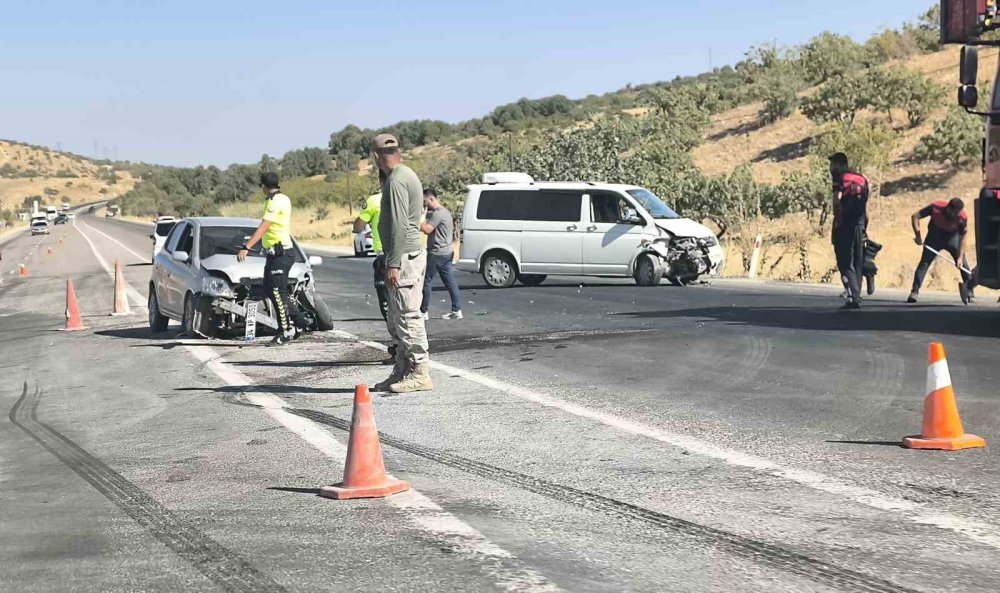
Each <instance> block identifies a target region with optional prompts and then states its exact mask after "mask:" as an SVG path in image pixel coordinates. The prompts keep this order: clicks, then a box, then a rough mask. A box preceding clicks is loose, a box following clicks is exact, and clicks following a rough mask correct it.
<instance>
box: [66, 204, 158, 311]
mask: <svg viewBox="0 0 1000 593" xmlns="http://www.w3.org/2000/svg"><path fill="white" fill-rule="evenodd" d="M83 226H87V225H83ZM73 228H75V229H76V230H77V231H79V232H80V236H81V237H83V239H84V241H86V242H87V245H90V250H91V251H93V252H94V257H96V258H97V263H99V264H101V267H102V268H104V271H105V272H107V273H108V274H109V275H110V276H111V279H112V280H114V277H115V269H114V267H112V266H110V265H109V264H108V262H107V261H105V259H104V258H103V257H101V252H100V251H98V250H97V246H96V245H94V242H93V241H91V240H90V237H88V236H87V234H86V233H84V232H83V230H82V229H80V227H78V226H76V221H75V220H74V221H73ZM87 228H89V229H90V230H92V231H97V232H98V233H101V231H98V230H97V229H95V228H94V227H90V226H87ZM101 234H102V235H104V233H101ZM105 236H107V235H105ZM108 238H109V239H110V237H108ZM111 240H112V241H115V240H114V239H111ZM115 243H118V241H115ZM118 244H119V245H121V243H118ZM122 247H125V246H124V245H122ZM125 249H128V247H125ZM129 251H131V250H129ZM133 255H134V253H133ZM125 292H126V293H127V294H128V296H129V297H131V298H132V301H133V303H134V305H133V306H135V307H142V308H143V309H145V308H146V299H144V298H142V295H141V294H139V291H138V290H136V289H135V288H132V285H131V284H129V283H128V280H125Z"/></svg>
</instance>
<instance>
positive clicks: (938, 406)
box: [903, 342, 986, 451]
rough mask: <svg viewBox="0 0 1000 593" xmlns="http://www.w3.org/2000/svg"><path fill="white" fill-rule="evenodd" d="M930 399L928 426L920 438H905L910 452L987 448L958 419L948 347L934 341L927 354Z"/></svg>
mask: <svg viewBox="0 0 1000 593" xmlns="http://www.w3.org/2000/svg"><path fill="white" fill-rule="evenodd" d="M927 365H928V366H927V399H925V400H924V427H923V432H922V433H921V434H920V435H918V436H910V437H906V438H904V439H903V446H904V447H907V448H910V449H944V450H947V451H957V450H959V449H972V448H976V447H985V446H986V441H985V440H984V439H983V438H982V437H977V436H976V435H974V434H966V433H965V431H964V430H963V429H962V420H961V419H960V418H959V417H958V405H957V404H956V403H955V392H954V390H952V388H951V373H949V372H948V360H947V359H946V358H945V355H944V346H943V345H942V344H941V343H940V342H932V343H931V346H930V350H929V352H928V355H927Z"/></svg>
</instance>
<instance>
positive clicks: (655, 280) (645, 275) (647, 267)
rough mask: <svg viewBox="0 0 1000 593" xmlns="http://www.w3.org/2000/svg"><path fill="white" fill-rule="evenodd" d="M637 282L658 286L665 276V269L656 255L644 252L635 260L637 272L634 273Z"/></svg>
mask: <svg viewBox="0 0 1000 593" xmlns="http://www.w3.org/2000/svg"><path fill="white" fill-rule="evenodd" d="M633 276H634V278H635V283H636V284H638V285H639V286H656V285H657V284H659V283H660V279H661V278H663V269H662V268H661V267H660V264H659V262H658V261H656V259H655V258H654V256H652V255H650V254H648V253H644V254H642V255H640V256H639V259H638V260H637V261H636V262H635V272H634V273H633Z"/></svg>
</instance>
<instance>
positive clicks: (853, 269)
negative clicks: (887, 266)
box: [830, 152, 868, 309]
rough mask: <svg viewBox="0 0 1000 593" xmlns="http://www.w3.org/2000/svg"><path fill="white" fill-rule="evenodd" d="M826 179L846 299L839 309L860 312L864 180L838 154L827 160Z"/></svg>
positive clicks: (865, 211) (865, 208)
mask: <svg viewBox="0 0 1000 593" xmlns="http://www.w3.org/2000/svg"><path fill="white" fill-rule="evenodd" d="M830 177H831V178H832V179H833V252H834V254H835V255H836V257H837V269H838V270H840V277H841V280H842V281H843V282H844V284H845V285H846V286H847V288H848V299H849V300H848V302H847V303H846V304H845V305H844V306H843V307H842V308H843V309H860V308H861V274H862V270H863V268H864V256H865V250H864V244H865V223H866V222H867V220H868V180H867V179H865V177H864V175H861V174H859V173H854V172H851V171H850V170H849V169H848V161H847V155H845V154H844V153H842V152H838V153H837V154H835V155H833V156H831V157H830Z"/></svg>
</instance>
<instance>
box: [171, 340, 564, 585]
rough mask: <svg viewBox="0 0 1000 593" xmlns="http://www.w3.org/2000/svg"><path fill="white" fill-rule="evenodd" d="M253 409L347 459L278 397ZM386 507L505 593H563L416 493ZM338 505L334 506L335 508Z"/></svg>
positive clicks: (234, 373)
mask: <svg viewBox="0 0 1000 593" xmlns="http://www.w3.org/2000/svg"><path fill="white" fill-rule="evenodd" d="M184 349H185V350H187V351H188V352H189V353H190V354H191V355H192V356H194V357H195V358H196V359H197V360H198V361H200V362H202V363H204V364H205V366H206V367H207V368H208V369H209V370H210V371H212V372H213V373H214V374H215V375H216V376H217V377H218V378H219V379H221V380H222V381H223V382H224V383H226V384H228V385H230V386H241V385H253V383H254V382H253V381H252V380H251V379H250V378H249V377H247V376H246V375H245V374H243V373H242V372H240V371H239V370H237V369H234V368H232V367H231V366H229V365H227V364H226V363H225V362H224V361H223V360H222V359H221V355H220V354H219V353H217V352H215V351H214V350H212V349H211V348H208V347H196V346H194V345H185V346H184ZM243 395H244V397H245V398H246V399H247V401H249V402H250V403H252V404H255V405H257V406H260V407H261V408H263V409H264V411H265V412H266V413H267V414H268V415H270V416H271V417H272V418H274V419H275V420H277V421H278V422H279V423H280V424H282V425H283V426H284V427H285V428H287V429H289V430H290V431H292V432H294V433H295V434H297V435H298V436H299V437H301V438H302V439H303V440H305V441H306V442H307V443H309V444H310V445H312V446H313V447H315V448H316V449H317V450H319V451H320V452H321V453H323V454H324V455H326V456H327V457H330V458H331V459H335V460H337V461H338V462H339V461H340V460H342V459H344V458H345V457H346V455H347V447H345V446H344V445H343V444H341V443H340V441H338V440H337V439H335V438H333V436H332V435H331V434H330V433H329V432H327V431H326V430H325V429H323V428H322V427H320V425H318V424H316V423H315V422H313V421H312V420H309V419H307V418H303V417H301V416H298V415H295V414H292V413H291V412H288V411H286V409H285V408H287V407H288V404H287V403H286V402H285V401H284V400H283V399H281V398H280V397H278V396H276V395H274V394H270V393H267V394H251V393H245V394H243ZM385 502H386V504H388V505H389V506H391V507H393V508H395V509H397V510H399V511H402V512H403V514H405V515H406V516H407V518H409V519H410V520H411V521H412V522H413V523H415V524H416V525H417V526H419V527H420V528H421V529H423V530H424V531H426V532H428V533H430V534H431V535H433V536H434V537H436V538H437V539H438V540H439V541H441V542H443V543H445V544H447V545H448V547H449V548H450V549H452V550H453V551H455V552H456V553H458V554H460V555H462V556H466V557H467V558H470V559H472V560H475V561H478V562H486V563H488V564H489V566H488V567H487V568H486V570H487V571H488V572H489V573H490V576H492V577H493V578H494V579H495V580H496V583H497V585H499V586H500V587H501V588H503V589H504V590H506V591H511V592H512V593H514V592H526V593H555V592H557V591H560V589H559V588H558V587H557V586H556V585H555V584H553V583H551V582H549V581H548V580H547V579H546V578H545V577H544V576H542V575H541V574H540V573H538V572H537V571H535V570H533V569H531V568H529V567H527V566H524V565H523V564H522V563H521V562H520V561H519V560H518V559H517V558H516V557H514V555H513V554H511V553H510V552H508V551H507V550H505V549H503V548H501V547H500V546H497V545H496V544H494V543H493V542H491V541H490V540H488V539H486V536H484V535H483V534H482V533H480V532H478V531H476V529H475V528H474V527H472V526H471V525H469V524H468V523H465V522H464V521H462V520H461V519H459V518H458V517H456V516H454V515H452V514H451V513H449V512H447V511H445V510H444V509H442V508H441V507H440V506H439V505H438V504H437V503H435V502H434V501H432V500H431V499H429V498H427V497H426V496H424V495H423V494H421V493H420V492H418V491H417V490H415V489H411V490H409V491H407V492H404V493H401V494H397V495H394V496H390V497H388V498H386V499H385ZM331 504H334V503H331Z"/></svg>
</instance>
